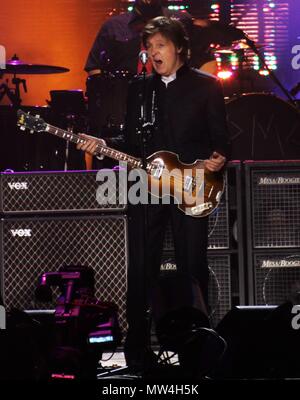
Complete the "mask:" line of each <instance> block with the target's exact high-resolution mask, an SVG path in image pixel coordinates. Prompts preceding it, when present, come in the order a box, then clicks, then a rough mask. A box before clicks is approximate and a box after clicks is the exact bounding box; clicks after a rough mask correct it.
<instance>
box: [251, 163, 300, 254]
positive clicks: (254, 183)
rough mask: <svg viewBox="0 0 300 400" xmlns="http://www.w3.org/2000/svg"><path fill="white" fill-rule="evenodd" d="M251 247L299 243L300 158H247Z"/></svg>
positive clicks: (299, 244)
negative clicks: (272, 159)
mask: <svg viewBox="0 0 300 400" xmlns="http://www.w3.org/2000/svg"><path fill="white" fill-rule="evenodd" d="M245 174H246V199H247V200H246V201H247V204H246V208H247V226H248V227H250V229H251V235H250V236H249V242H248V245H249V247H248V250H249V251H251V250H252V249H269V248H272V249H275V248H277V249H281V248H299V247H300V207H299V205H300V161H277V162H246V163H245Z"/></svg>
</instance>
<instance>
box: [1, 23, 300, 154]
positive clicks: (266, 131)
mask: <svg viewBox="0 0 300 400" xmlns="http://www.w3.org/2000/svg"><path fill="white" fill-rule="evenodd" d="M202 29H203V28H202ZM203 32H204V34H205V35H206V39H205V40H206V42H207V44H209V43H208V42H209V41H210V45H209V46H210V47H211V51H212V52H213V53H214V56H215V58H216V57H217V56H223V55H225V56H227V55H231V54H235V55H236V56H237V59H238V60H239V61H238V65H237V66H236V68H237V72H238V73H237V75H236V77H237V79H236V81H238V82H239V84H238V88H239V89H238V90H237V91H236V92H235V93H234V95H233V96H231V97H230V98H229V100H227V101H226V107H227V113H228V124H229V131H230V136H231V143H232V159H239V160H245V159H253V160H258V159H263V160H268V159H296V158H299V154H300V121H299V120H300V113H299V103H297V102H296V101H295V99H294V96H293V95H294V93H292V91H288V90H287V89H286V88H285V87H284V86H283V85H282V83H281V82H280V81H279V79H278V78H277V76H276V75H275V74H274V71H272V70H270V68H269V67H268V65H267V64H266V62H265V60H264V58H263V56H262V54H261V53H260V51H259V49H260V48H261V47H263V46H262V45H259V44H256V43H254V42H253V41H252V40H251V39H250V38H249V37H248V36H247V34H246V33H245V32H243V31H242V30H240V29H237V28H235V27H233V26H230V25H224V24H221V23H218V22H216V21H213V22H210V21H208V23H207V24H206V28H204V31H203ZM207 37H208V38H209V39H208V40H207ZM210 38H211V39H210ZM248 50H251V51H252V52H254V53H255V54H256V55H257V57H258V58H259V60H260V63H261V65H262V66H263V67H264V68H265V69H266V70H267V71H268V73H269V77H270V78H271V79H272V81H273V82H274V83H275V84H276V85H277V86H278V87H279V88H280V89H281V91H282V92H283V94H284V95H285V97H286V100H282V99H281V98H279V97H277V96H275V95H274V94H271V93H264V92H259V90H258V92H255V90H257V88H256V87H255V81H254V85H253V87H252V90H250V91H247V90H246V92H248V93H244V91H243V85H242V82H243V78H244V77H247V74H249V70H250V68H249V66H247V57H246V56H245V53H246V52H247V51H248ZM204 69H205V68H204ZM68 71H69V69H68V68H64V67H58V66H51V65H39V64H28V63H25V62H23V61H21V60H19V58H18V57H17V56H16V55H15V56H14V57H13V58H12V59H11V60H9V61H7V62H6V68H5V69H4V70H0V77H2V75H3V74H12V75H13V78H12V83H13V84H14V85H15V88H14V89H11V88H9V87H8V85H7V83H3V84H2V85H0V101H1V100H2V98H3V97H4V96H5V95H7V97H8V98H9V99H10V101H11V104H12V105H13V108H14V109H17V108H18V107H19V106H20V105H21V103H22V100H21V95H20V86H22V88H23V89H24V91H25V92H27V87H26V80H25V79H20V78H18V77H17V75H24V74H25V75H27V74H56V73H64V72H68ZM252 72H253V73H255V72H254V71H252ZM257 75H258V74H257ZM246 79H247V78H246ZM7 82H8V81H7ZM52 92H61V93H56V94H57V95H62V96H64V98H65V99H66V101H64V100H63V101H62V102H60V103H59V104H64V103H66V102H69V101H70V107H71V109H72V104H73V103H74V102H75V103H76V102H77V101H78V99H79V96H78V93H76V96H74V99H73V94H72V93H67V92H72V91H52ZM62 92H64V93H62ZM55 97H57V96H55ZM72 99H73V100H74V101H73V100H72ZM82 99H83V96H82ZM80 101H81V100H80ZM49 105H50V106H51V103H49ZM78 107H79V106H78V105H77V106H76V105H75V108H76V110H78ZM80 107H81V109H82V104H80ZM71 111H72V110H71ZM71 114H72V112H71ZM83 128H84V127H83ZM81 129H82V127H81Z"/></svg>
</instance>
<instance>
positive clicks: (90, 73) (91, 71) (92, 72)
mask: <svg viewBox="0 0 300 400" xmlns="http://www.w3.org/2000/svg"><path fill="white" fill-rule="evenodd" d="M87 73H88V76H93V75H97V74H101V69H100V68H97V69H92V70H90V71H87Z"/></svg>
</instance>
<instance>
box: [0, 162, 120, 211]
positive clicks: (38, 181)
mask: <svg viewBox="0 0 300 400" xmlns="http://www.w3.org/2000/svg"><path fill="white" fill-rule="evenodd" d="M125 182H127V180H126V179H120V172H119V171H114V170H100V171H55V172H54V171H50V172H17V173H1V174H0V213H3V214H14V215H17V214H28V213H29V214H33V213H34V214H51V213H53V212H55V213H57V212H60V213H71V212H98V211H101V212H109V211H124V210H125V208H126V188H125V186H126V184H125Z"/></svg>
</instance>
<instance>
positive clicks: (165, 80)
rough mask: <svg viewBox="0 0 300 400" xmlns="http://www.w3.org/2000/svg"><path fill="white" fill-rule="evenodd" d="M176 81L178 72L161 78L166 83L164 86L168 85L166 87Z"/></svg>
mask: <svg viewBox="0 0 300 400" xmlns="http://www.w3.org/2000/svg"><path fill="white" fill-rule="evenodd" d="M175 79H176V72H174V74H172V75H169V76H163V75H162V76H161V80H162V81H163V82H164V84H165V85H166V87H167V86H168V84H169V83H170V82H172V81H174V80H175Z"/></svg>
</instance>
